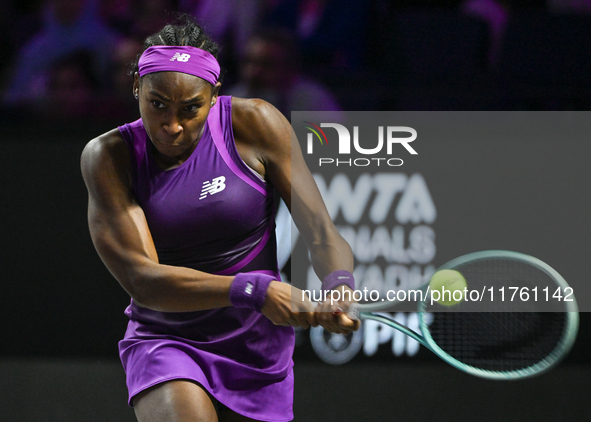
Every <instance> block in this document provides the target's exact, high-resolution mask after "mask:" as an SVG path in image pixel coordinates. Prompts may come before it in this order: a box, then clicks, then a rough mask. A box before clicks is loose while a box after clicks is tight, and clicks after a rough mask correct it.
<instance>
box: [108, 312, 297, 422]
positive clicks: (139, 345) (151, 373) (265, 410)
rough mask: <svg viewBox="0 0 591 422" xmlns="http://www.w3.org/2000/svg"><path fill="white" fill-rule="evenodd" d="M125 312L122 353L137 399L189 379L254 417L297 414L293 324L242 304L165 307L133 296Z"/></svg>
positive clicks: (282, 417)
mask: <svg viewBox="0 0 591 422" xmlns="http://www.w3.org/2000/svg"><path fill="white" fill-rule="evenodd" d="M125 313H126V315H127V316H128V317H129V318H130V321H129V324H128V327H127V331H126V333H125V337H124V338H123V340H121V341H120V342H119V356H120V358H121V362H122V363H123V368H124V369H125V373H126V379H127V388H128V390H129V404H130V405H131V403H132V399H133V397H134V396H135V395H136V394H138V393H139V392H141V391H142V390H145V389H147V388H149V387H152V386H154V385H156V384H159V383H162V382H165V381H170V380H174V379H187V380H192V381H195V382H197V383H199V384H200V385H201V386H203V388H205V389H206V390H207V391H208V392H209V393H210V394H211V395H212V396H213V397H214V398H215V399H216V400H218V401H219V402H220V403H222V404H223V405H225V406H227V407H228V408H229V409H231V410H233V411H235V412H236V413H239V414H241V415H244V416H246V417H249V418H252V419H258V420H262V421H290V420H292V419H293V385H294V380H293V360H292V356H293V348H294V330H293V328H291V327H281V326H276V325H274V324H273V323H272V322H271V321H270V320H269V319H267V318H266V317H265V316H264V315H262V314H260V313H258V312H255V311H252V310H249V309H242V308H240V309H239V308H234V307H227V308H220V309H213V310H209V311H200V312H179V313H165V312H156V311H152V310H149V309H145V308H141V307H139V306H137V305H135V303H134V302H133V301H132V302H131V305H130V306H129V307H128V308H127V309H126V311H125Z"/></svg>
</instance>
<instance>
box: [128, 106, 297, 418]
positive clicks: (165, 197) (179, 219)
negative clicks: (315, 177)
mask: <svg viewBox="0 0 591 422" xmlns="http://www.w3.org/2000/svg"><path fill="white" fill-rule="evenodd" d="M119 130H120V132H121V134H122V135H123V138H124V139H125V141H126V143H127V144H128V146H129V148H130V151H131V152H132V154H131V157H132V163H131V165H132V172H133V188H132V189H133V193H134V195H135V196H136V199H137V201H138V203H139V204H140V206H141V207H142V209H143V211H144V213H145V215H146V219H147V222H148V226H149V228H150V232H151V234H152V238H153V240H154V244H155V246H156V250H157V252H158V258H159V260H160V263H162V264H168V265H176V266H184V267H189V268H194V269H196V270H199V271H204V272H208V273H213V274H223V275H232V274H235V273H237V272H249V271H252V272H260V273H265V274H270V275H274V276H275V277H276V278H277V279H279V274H278V269H277V257H276V241H275V230H274V229H275V221H274V199H273V191H272V188H271V187H270V186H268V185H267V184H266V183H265V181H263V180H262V179H261V178H260V176H259V175H258V174H256V173H255V172H254V171H253V170H251V169H250V168H249V167H247V166H246V164H245V163H244V162H243V161H242V159H241V158H240V156H239V154H238V151H237V150H236V145H235V142H234V136H233V132H232V103H231V97H224V96H220V97H218V101H217V103H216V105H215V106H214V107H213V108H212V109H211V111H210V114H209V117H208V119H207V123H206V125H205V128H204V131H203V135H202V137H201V139H200V140H199V143H198V144H197V147H196V148H195V150H194V151H193V153H192V154H191V156H190V157H189V158H188V159H187V160H186V161H185V162H184V163H183V164H181V165H180V166H179V167H176V168H174V169H171V170H167V171H164V170H162V169H161V168H160V167H159V166H158V165H157V164H156V162H155V161H154V159H153V157H152V144H151V141H150V139H149V138H148V136H147V133H146V131H145V129H144V126H143V123H142V121H141V119H140V120H137V121H135V122H133V123H130V124H126V125H124V126H121V127H120V128H119ZM125 313H126V315H127V316H128V317H129V319H130V321H129V325H128V329H127V332H126V334H125V337H124V339H123V340H122V341H121V342H120V343H119V351H120V356H121V360H122V363H123V366H124V368H125V371H126V374H127V385H128V389H129V400H130V404H131V400H132V398H133V396H135V395H136V394H137V393H139V392H140V391H142V390H144V389H146V388H149V387H151V386H153V385H156V384H158V383H161V382H164V381H167V380H172V379H189V380H194V381H196V382H198V383H199V384H201V385H202V386H203V387H204V388H205V389H206V390H207V391H208V392H209V393H210V394H211V395H213V396H214V397H215V398H216V399H217V400H218V401H219V402H221V403H222V404H224V405H226V406H228V407H229V408H230V409H232V410H234V411H236V412H237V413H240V414H243V415H244V416H247V417H250V418H254V419H259V420H266V421H287V420H291V419H292V418H293V413H292V407H293V369H292V368H293V362H292V354H293V346H294V331H293V329H292V328H291V327H279V326H275V325H273V323H271V321H269V320H268V319H267V318H266V317H265V316H263V315H262V314H260V313H258V312H255V311H253V310H250V309H244V308H234V307H225V308H219V309H213V310H207V311H198V312H175V313H168V312H157V311H153V310H149V309H146V308H142V307H139V306H137V305H136V304H135V303H134V302H133V300H132V301H131V304H130V306H129V307H128V308H127V309H126V311H125Z"/></svg>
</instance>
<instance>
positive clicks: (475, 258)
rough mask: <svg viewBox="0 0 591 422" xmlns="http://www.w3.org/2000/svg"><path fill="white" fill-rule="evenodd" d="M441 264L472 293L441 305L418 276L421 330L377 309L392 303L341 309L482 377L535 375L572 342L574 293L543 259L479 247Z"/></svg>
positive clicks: (576, 320)
mask: <svg viewBox="0 0 591 422" xmlns="http://www.w3.org/2000/svg"><path fill="white" fill-rule="evenodd" d="M441 269H451V270H456V271H458V272H460V273H461V274H462V275H463V276H464V278H465V279H466V282H467V285H468V287H467V290H466V291H467V292H470V294H471V296H470V295H466V300H463V301H462V302H460V303H459V304H456V305H453V306H443V305H440V304H439V303H438V302H435V301H433V300H432V297H431V295H430V294H429V289H430V287H429V282H426V283H424V284H423V285H422V286H420V287H419V289H420V290H421V292H423V293H424V296H423V298H422V300H421V301H419V302H418V308H417V313H418V317H419V328H420V332H415V331H413V330H411V329H410V328H408V327H406V326H404V325H402V324H400V323H398V322H396V321H395V320H394V319H393V318H391V317H388V316H387V315H385V314H383V313H379V312H380V311H384V310H387V309H390V308H392V306H393V303H392V302H388V303H384V302H381V303H379V302H376V303H367V304H358V303H354V304H353V305H352V306H351V307H350V309H349V310H348V315H349V316H351V317H352V318H359V319H370V320H375V321H379V322H381V323H383V324H386V325H388V326H390V327H393V328H395V329H396V330H399V331H401V332H403V333H404V334H406V335H408V336H410V337H412V338H413V339H415V340H416V341H418V342H419V343H421V344H422V345H423V346H425V347H426V348H427V349H429V350H430V351H432V352H433V353H435V354H436V355H437V356H439V357H440V358H441V359H443V360H444V361H445V362H447V363H449V364H450V365H452V366H454V367H456V368H457V369H460V370H462V371H464V372H467V373H469V374H471V375H475V376H478V377H482V378H487V379H496V380H511V379H520V378H527V377H532V376H535V375H538V374H541V373H543V372H545V371H548V370H549V369H551V368H552V367H554V366H556V365H557V364H558V363H559V362H560V361H561V360H562V359H563V358H564V356H566V354H567V353H568V352H569V351H570V349H571V348H572V346H573V344H574V342H575V338H576V335H577V331H578V326H579V314H578V307H577V303H576V301H575V298H574V293H573V290H572V288H571V287H569V286H568V284H567V282H566V281H565V280H564V278H562V277H561V276H560V274H558V273H557V272H556V271H555V270H554V269H552V268H551V267H550V266H549V265H547V264H546V263H544V262H542V261H540V260H539V259H537V258H534V257H532V256H528V255H524V254H521V253H517V252H510V251H483V252H475V253H471V254H468V255H464V256H461V257H459V258H456V259H454V260H452V261H450V262H448V263H446V264H445V265H443V266H442V267H441V268H439V269H438V270H441ZM474 292H477V294H476V293H474Z"/></svg>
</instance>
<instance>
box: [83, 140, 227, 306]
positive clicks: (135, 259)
mask: <svg viewBox="0 0 591 422" xmlns="http://www.w3.org/2000/svg"><path fill="white" fill-rule="evenodd" d="M81 167H82V176H83V178H84V182H85V183H86V187H87V189H88V225H89V229H90V236H91V238H92V242H93V243H94V246H95V248H96V250H97V252H98V254H99V256H100V257H101V259H102V260H103V262H104V264H105V265H106V266H107V268H108V269H109V271H110V272H111V274H112V275H113V276H114V277H115V278H116V279H117V281H119V283H120V284H121V286H122V287H123V288H124V289H125V291H126V292H127V293H128V294H129V295H130V296H131V297H132V298H133V300H134V301H135V302H136V303H137V304H138V305H139V306H142V307H146V308H149V309H153V310H156V311H163V312H183V311H197V310H204V309H212V308H218V307H224V306H231V303H230V300H229V295H228V294H229V289H230V285H231V283H232V280H233V279H234V277H232V276H217V275H212V274H207V273H204V272H200V271H196V270H193V269H190V268H184V267H175V266H170V265H162V264H160V263H159V262H158V255H157V253H156V248H155V246H154V242H153V241H152V236H151V234H150V230H149V228H148V223H147V221H146V217H145V215H144V212H143V210H142V209H141V207H140V206H139V205H138V203H137V202H136V200H135V198H134V196H133V194H132V192H131V168H130V156H129V149H128V147H127V145H126V144H125V141H124V140H123V138H122V137H121V135H120V133H119V131H118V130H116V129H115V130H113V131H111V132H108V133H106V134H104V135H102V136H100V137H98V138H96V139H93V140H92V141H90V142H89V143H88V145H86V147H85V148H84V151H83V153H82V157H81Z"/></svg>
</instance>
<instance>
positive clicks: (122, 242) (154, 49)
mask: <svg viewBox="0 0 591 422" xmlns="http://www.w3.org/2000/svg"><path fill="white" fill-rule="evenodd" d="M144 49H145V50H144V52H143V53H142V54H141V56H140V57H139V60H138V63H137V64H136V66H135V72H134V83H133V94H134V95H135V97H136V98H137V100H138V102H139V110H140V115H141V119H139V120H137V121H135V122H132V123H129V124H125V125H123V126H120V127H118V128H116V129H114V130H112V131H110V132H107V133H105V134H103V135H101V136H99V137H98V138H96V139H93V140H92V141H90V142H89V143H88V145H87V146H86V147H85V149H84V152H83V153H82V159H81V166H82V174H83V177H84V180H85V183H86V186H87V188H88V192H89V209H88V219H89V227H90V233H91V237H92V240H93V242H94V245H95V247H96V250H97V252H98V254H99V255H100V257H101V259H102V260H103V262H104V263H105V265H106V266H107V268H108V269H109V270H110V272H111V273H112V274H113V276H114V277H115V278H116V279H117V280H118V281H119V283H120V284H121V286H122V287H123V288H124V289H125V290H126V292H127V293H128V294H129V295H130V296H131V304H130V305H129V307H128V308H127V309H126V311H125V313H126V314H127V316H128V317H129V325H128V328H127V331H126V333H125V336H124V338H123V340H121V342H120V343H119V352H120V357H121V361H122V363H123V366H124V369H125V371H126V377H127V386H128V389H129V404H130V405H132V406H134V410H135V413H136V416H137V418H138V420H139V421H140V422H146V421H167V422H174V421H250V420H259V421H288V420H292V418H293V387H294V380H293V369H292V367H293V362H292V354H293V347H294V328H293V327H298V326H299V327H304V328H306V327H309V326H317V325H318V324H320V325H322V326H323V327H324V328H325V329H327V330H329V331H332V332H336V333H348V332H350V331H351V330H355V329H357V328H358V324H359V323H358V321H352V320H350V319H349V318H347V317H346V315H345V314H344V313H342V312H334V311H336V309H337V307H341V308H342V307H346V306H347V305H348V304H347V303H346V302H343V303H338V304H334V305H331V304H330V303H328V302H327V303H325V304H323V305H321V306H320V307H319V308H318V311H315V310H314V308H313V306H312V304H311V302H310V301H309V300H307V298H305V297H302V295H301V291H300V290H298V289H295V288H292V287H291V286H289V285H288V284H286V283H282V282H280V278H279V274H278V268H277V257H276V244H275V238H274V236H275V235H274V209H273V207H274V205H273V204H274V200H273V191H274V189H276V190H277V191H278V192H279V194H280V195H281V197H282V198H283V200H284V201H285V202H286V203H287V205H288V206H289V207H290V210H291V211H292V213H293V215H294V220H295V222H296V224H297V225H298V228H299V230H300V233H301V235H302V236H303V238H304V240H305V242H306V244H307V245H308V247H309V249H310V253H311V256H312V261H313V265H314V269H315V271H316V273H317V274H318V276H319V277H320V279H322V280H323V288H324V289H326V290H332V289H339V290H341V291H343V290H345V289H354V284H353V283H354V281H353V277H352V275H351V271H352V268H353V257H352V253H351V249H350V247H349V245H348V244H347V243H346V242H345V241H344V239H343V238H342V237H341V236H340V235H339V234H338V231H337V230H336V228H335V227H334V225H333V223H332V222H331V220H330V217H329V216H328V213H327V211H326V208H325V206H324V204H323V202H322V198H321V196H320V194H319V192H318V190H317V188H316V185H315V184H314V180H313V178H312V177H311V174H310V172H309V170H308V169H307V168H306V165H305V163H304V161H303V158H302V155H301V151H300V149H299V145H298V143H297V141H295V140H294V138H293V137H292V130H291V126H290V125H289V123H288V122H287V120H286V119H285V118H284V117H283V115H282V114H281V113H280V112H278V111H277V110H276V109H275V108H274V107H273V106H271V105H270V104H268V103H266V102H264V101H262V100H256V99H240V98H232V97H227V96H220V95H218V94H219V90H220V86H221V81H220V66H219V64H218V62H217V59H216V55H217V52H218V47H217V45H215V44H214V43H213V42H211V41H210V39H209V38H208V37H207V36H206V35H205V34H204V33H203V30H202V28H201V27H200V26H199V25H197V24H196V23H195V22H194V21H192V20H191V18H189V17H184V18H182V20H181V21H180V22H177V24H175V25H167V26H166V27H164V28H163V29H162V30H161V31H160V32H159V33H157V34H155V35H153V36H151V37H148V38H147V39H146V41H145V44H144ZM292 199H293V200H292Z"/></svg>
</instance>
